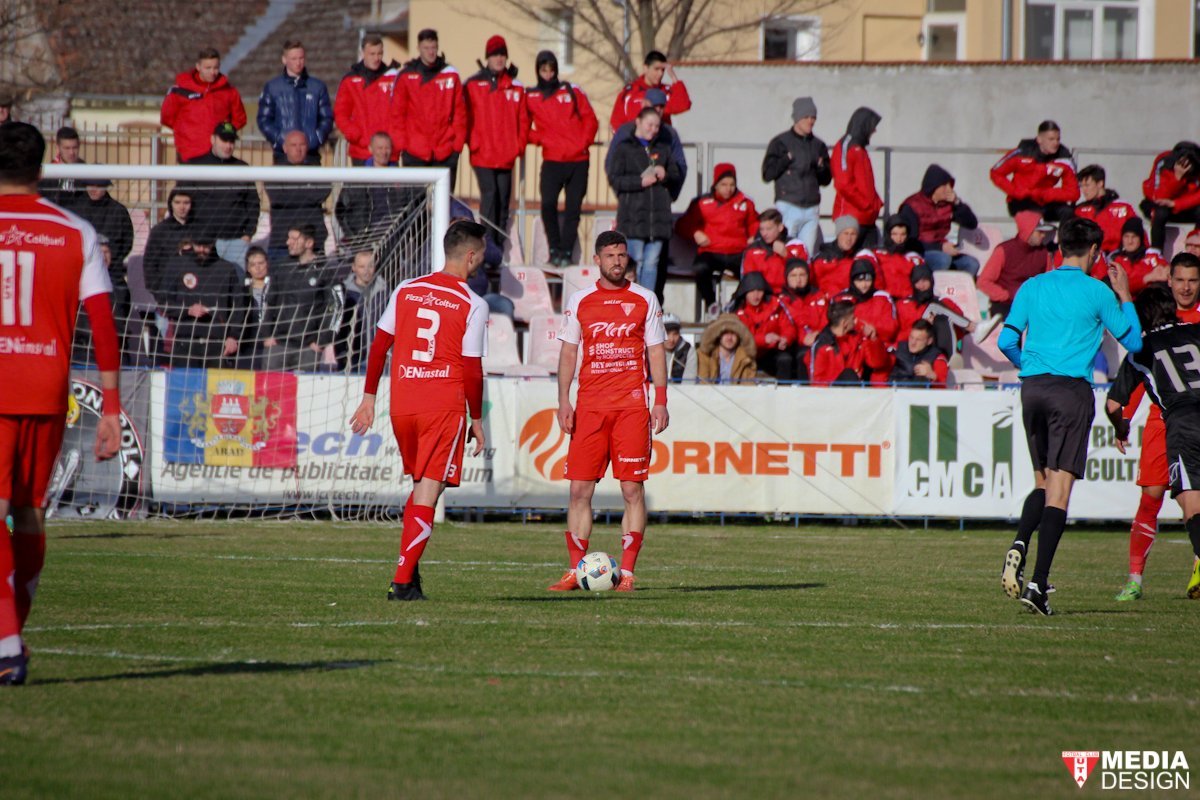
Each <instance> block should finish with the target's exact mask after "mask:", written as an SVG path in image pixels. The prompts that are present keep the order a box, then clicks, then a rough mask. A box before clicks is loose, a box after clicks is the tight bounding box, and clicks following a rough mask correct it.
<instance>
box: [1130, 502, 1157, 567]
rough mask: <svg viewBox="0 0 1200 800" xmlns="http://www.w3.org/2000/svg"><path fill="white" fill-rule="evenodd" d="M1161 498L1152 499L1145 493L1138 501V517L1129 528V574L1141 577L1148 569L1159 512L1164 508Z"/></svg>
mask: <svg viewBox="0 0 1200 800" xmlns="http://www.w3.org/2000/svg"><path fill="white" fill-rule="evenodd" d="M1162 504H1163V499H1162V498H1161V497H1157V498H1156V497H1151V496H1150V495H1148V494H1146V493H1145V492H1143V493H1142V499H1141V500H1139V501H1138V510H1137V516H1135V517H1134V518H1133V525H1132V526H1130V528H1129V574H1130V575H1141V574H1142V573H1143V572H1144V571H1145V569H1146V557H1147V556H1148V555H1150V548H1151V547H1153V546H1154V536H1155V534H1157V533H1158V512H1159V510H1160V509H1161V508H1162Z"/></svg>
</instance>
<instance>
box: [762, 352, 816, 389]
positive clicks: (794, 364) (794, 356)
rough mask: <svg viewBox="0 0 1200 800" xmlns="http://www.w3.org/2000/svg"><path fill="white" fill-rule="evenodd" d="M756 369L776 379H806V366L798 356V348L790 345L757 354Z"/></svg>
mask: <svg viewBox="0 0 1200 800" xmlns="http://www.w3.org/2000/svg"><path fill="white" fill-rule="evenodd" d="M756 360H757V361H758V369H759V371H761V372H765V373H767V374H768V375H770V376H771V377H773V378H775V380H778V381H806V380H808V368H807V367H806V366H805V365H804V360H803V359H802V358H801V357H800V348H799V347H797V346H796V345H792V346H791V347H789V348H787V349H786V350H777V349H774V348H772V349H770V350H766V351H760V352H759V354H758V358H757V359H756Z"/></svg>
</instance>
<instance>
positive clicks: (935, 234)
mask: <svg viewBox="0 0 1200 800" xmlns="http://www.w3.org/2000/svg"><path fill="white" fill-rule="evenodd" d="M900 215H901V216H903V217H904V218H905V219H906V220H908V222H909V230H914V231H916V236H917V240H918V241H919V242H920V243H921V251H920V252H921V254H922V255H924V257H925V263H926V264H928V265H929V268H930V269H932V270H933V271H934V272H937V271H938V270H943V269H956V270H959V271H960V272H969V273H971V275H972V276H974V275H978V274H979V259H977V258H975V257H974V256H970V255H967V254H966V253H964V252H962V251H961V250H959V249H958V247H957V245H955V244H953V243H951V242H950V239H949V236H950V226H951V225H952V224H957V225H958V227H960V228H966V229H968V230H970V229H972V228H975V227H978V225H979V220H978V219H976V218H975V212H974V211H972V210H971V207H970V206H969V205H967V204H966V203H964V202H963V199H962V198H961V197H959V196H958V193H957V192H955V191H954V176H953V175H951V174H950V173H949V172H947V171H946V170H945V169H944V168H943V167H941V166H939V165H937V164H930V165H929V166H928V167H927V168H926V169H925V176H924V177H923V178H921V191H919V192H916V193H915V194H911V195H909V196H908V198H907V199H905V201H904V202H903V203H901V204H900ZM885 233H886V231H885Z"/></svg>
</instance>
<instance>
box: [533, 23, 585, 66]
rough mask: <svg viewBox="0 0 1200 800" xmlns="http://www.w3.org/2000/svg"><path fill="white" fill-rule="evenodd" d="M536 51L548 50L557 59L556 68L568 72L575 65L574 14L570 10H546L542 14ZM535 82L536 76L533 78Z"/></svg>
mask: <svg viewBox="0 0 1200 800" xmlns="http://www.w3.org/2000/svg"><path fill="white" fill-rule="evenodd" d="M538 49H539V50H549V51H550V52H552V53H554V55H555V56H557V57H558V68H559V69H560V70H569V69H571V68H572V67H573V66H574V65H575V14H574V12H572V11H571V10H570V9H560V8H554V9H547V10H546V11H544V12H542V26H541V30H540V31H539V35H538ZM533 80H534V81H536V80H537V76H536V75H535V76H533Z"/></svg>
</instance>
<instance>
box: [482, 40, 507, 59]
mask: <svg viewBox="0 0 1200 800" xmlns="http://www.w3.org/2000/svg"><path fill="white" fill-rule="evenodd" d="M483 54H484V55H485V56H488V57H491V56H507V55H508V44H507V43H506V42H505V41H504V37H503V36H500V35H495V36H492V37H490V38H489V39H488V40H487V48H486V49H485V50H484V52H483Z"/></svg>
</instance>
